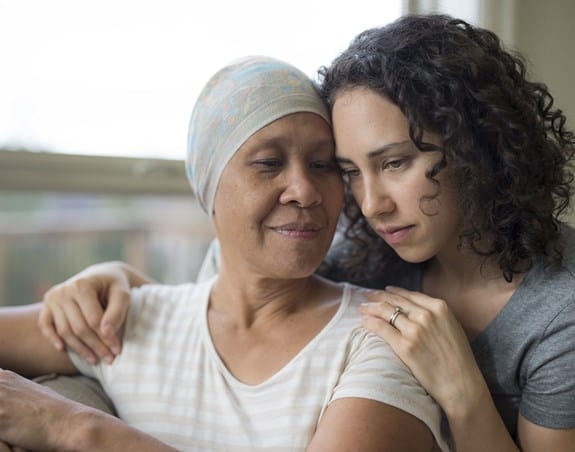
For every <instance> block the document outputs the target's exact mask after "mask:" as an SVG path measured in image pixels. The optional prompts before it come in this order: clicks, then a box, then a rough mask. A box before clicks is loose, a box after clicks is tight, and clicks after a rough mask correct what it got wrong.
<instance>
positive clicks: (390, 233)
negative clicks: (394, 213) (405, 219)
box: [376, 224, 415, 245]
mask: <svg viewBox="0 0 575 452" xmlns="http://www.w3.org/2000/svg"><path fill="white" fill-rule="evenodd" d="M414 227H415V226H414V225H412V224H410V225H407V226H387V227H384V228H376V230H377V232H378V233H379V235H380V236H381V237H382V238H383V239H384V240H385V241H386V242H387V243H389V244H390V245H394V244H397V243H400V242H401V241H402V240H404V239H405V238H406V237H407V236H408V235H409V234H410V233H411V231H412V230H413V228H414Z"/></svg>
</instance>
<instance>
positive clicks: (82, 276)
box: [38, 262, 149, 364]
mask: <svg viewBox="0 0 575 452" xmlns="http://www.w3.org/2000/svg"><path fill="white" fill-rule="evenodd" d="M134 276H135V273H133V272H132V269H131V268H130V267H128V266H127V265H126V264H123V263H122V262H106V263H103V264H97V265H92V266H90V267H88V268H86V269H85V270H83V271H82V272H80V273H78V274H77V275H74V276H72V277H71V278H70V279H68V280H67V281H65V282H63V283H61V284H58V285H56V286H54V287H52V288H51V289H50V290H48V291H47V292H46V294H45V295H44V298H43V300H42V301H43V303H42V305H43V306H42V311H41V312H40V316H39V319H38V325H39V327H40V330H41V331H42V334H43V335H44V337H46V338H47V339H48V340H49V341H50V342H51V343H52V344H53V345H54V347H55V348H56V349H58V350H62V349H63V348H64V342H65V343H66V345H67V346H68V347H70V348H71V349H72V350H74V351H75V352H76V353H78V354H79V355H80V356H82V357H83V358H84V359H86V361H88V362H89V363H91V364H95V363H97V362H98V361H99V359H104V360H105V361H106V362H108V363H111V362H112V361H113V360H114V358H115V356H116V355H118V354H119V353H120V351H121V347H122V343H121V333H120V330H121V327H122V325H123V324H124V321H125V319H126V315H127V312H128V307H129V305H130V286H133V285H141V284H143V283H145V282H149V280H147V279H145V278H137V277H134Z"/></svg>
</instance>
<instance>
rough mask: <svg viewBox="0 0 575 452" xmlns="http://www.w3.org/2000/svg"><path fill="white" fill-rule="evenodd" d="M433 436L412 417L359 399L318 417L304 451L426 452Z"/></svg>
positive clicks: (344, 401) (340, 401)
mask: <svg viewBox="0 0 575 452" xmlns="http://www.w3.org/2000/svg"><path fill="white" fill-rule="evenodd" d="M433 447H434V440H433V435H432V434H431V432H430V431H429V429H428V428H427V426H426V425H425V424H424V423H423V422H422V421H420V420H419V419H417V418H416V417H415V416H412V415H411V414H408V413H406V412H405V411H402V410H400V409H398V408H395V407H392V406H389V405H386V404H383V403H380V402H376V401H373V400H368V399H360V398H343V399H338V400H335V401H334V402H332V403H331V404H330V405H329V407H328V408H327V409H326V411H325V413H324V415H323V416H322V418H321V421H320V423H319V426H318V429H317V431H316V433H315V434H314V436H313V438H312V440H311V442H310V444H309V446H308V448H307V452H323V451H326V450H329V451H332V452H348V451H349V452H354V451H358V450H360V451H362V452H370V451H373V452H376V451H382V450H384V451H386V452H418V451H421V452H423V451H425V452H429V451H431V450H433Z"/></svg>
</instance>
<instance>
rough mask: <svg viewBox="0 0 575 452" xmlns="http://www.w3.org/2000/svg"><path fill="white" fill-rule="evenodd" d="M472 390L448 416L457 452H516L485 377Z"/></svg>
mask: <svg viewBox="0 0 575 452" xmlns="http://www.w3.org/2000/svg"><path fill="white" fill-rule="evenodd" d="M477 385H478V386H479V387H476V388H475V391H473V393H470V394H469V397H468V398H467V399H466V400H462V401H461V404H459V406H458V407H457V408H453V409H451V410H449V411H450V412H448V411H447V410H446V416H447V419H448V422H449V428H450V431H451V439H452V441H453V450H454V451H456V452H475V451H477V452H484V451H486V450H489V451H493V452H517V451H519V450H520V449H519V448H518V447H517V445H516V444H515V442H514V441H513V439H512V438H511V435H510V434H509V432H508V430H507V428H506V427H505V424H504V423H503V420H502V419H501V416H500V415H499V412H498V411H497V408H496V407H495V404H494V403H493V399H492V398H491V394H490V392H489V389H488V387H487V384H486V383H485V381H484V380H483V379H481V381H480V382H478V383H477Z"/></svg>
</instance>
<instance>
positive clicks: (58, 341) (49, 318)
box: [38, 304, 64, 350]
mask: <svg viewBox="0 0 575 452" xmlns="http://www.w3.org/2000/svg"><path fill="white" fill-rule="evenodd" d="M38 327H39V328H40V331H41V332H42V335H43V336H44V337H45V338H46V339H48V340H49V341H50V343H51V344H52V345H53V346H54V348H55V349H56V350H64V341H62V338H61V337H60V335H59V334H58V333H57V332H56V328H55V326H54V316H53V315H52V311H51V309H50V308H49V307H48V306H46V305H45V304H43V305H42V309H41V310H40V315H39V316H38Z"/></svg>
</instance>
